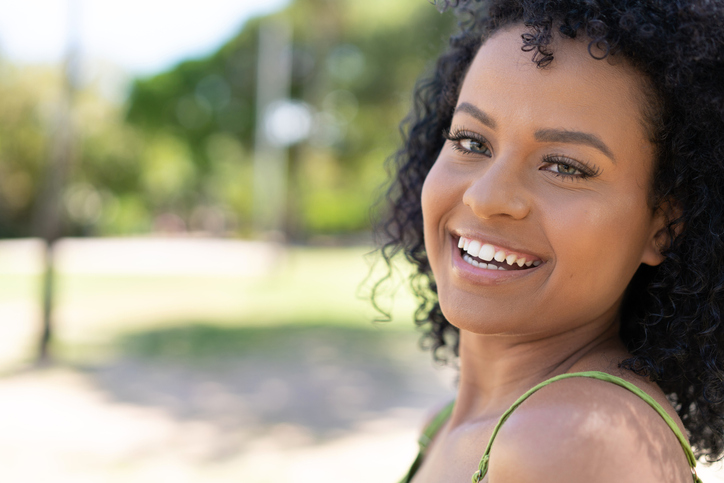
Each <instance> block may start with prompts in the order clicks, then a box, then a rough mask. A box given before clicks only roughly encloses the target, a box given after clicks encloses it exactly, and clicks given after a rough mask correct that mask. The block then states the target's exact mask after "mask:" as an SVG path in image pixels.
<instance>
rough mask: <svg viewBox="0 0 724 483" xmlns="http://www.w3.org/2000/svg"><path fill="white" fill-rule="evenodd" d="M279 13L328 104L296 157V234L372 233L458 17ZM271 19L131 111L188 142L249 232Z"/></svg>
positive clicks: (304, 91) (219, 197)
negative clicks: (402, 131)
mask: <svg viewBox="0 0 724 483" xmlns="http://www.w3.org/2000/svg"><path fill="white" fill-rule="evenodd" d="M276 15H277V16H279V17H282V18H286V19H288V20H289V21H290V22H291V24H292V25H293V30H294V46H293V52H292V55H293V61H292V64H293V77H292V86H291V89H292V95H293V97H296V98H297V99H300V100H302V101H304V102H306V103H307V104H309V105H311V106H312V107H313V109H314V111H315V112H316V116H315V120H316V126H315V130H314V132H313V134H312V137H311V139H309V141H308V142H307V143H305V145H304V146H301V148H300V149H298V150H295V155H294V156H292V159H291V162H292V163H293V166H292V168H291V175H290V176H291V178H290V183H291V184H292V188H293V189H292V191H291V193H292V196H293V197H292V200H291V203H292V205H293V206H294V207H295V208H293V210H292V215H291V216H295V217H296V214H297V213H298V214H299V215H300V216H298V217H297V220H295V221H296V222H297V225H299V221H300V220H301V233H296V236H298V237H302V238H303V237H305V236H307V235H312V234H319V233H344V232H354V231H360V230H365V229H368V228H369V208H370V205H371V204H372V202H373V201H374V194H375V190H376V188H377V187H378V185H379V184H380V182H381V181H382V180H383V179H384V172H383V163H384V161H385V159H386V158H387V157H388V156H389V155H391V154H392V152H393V151H394V149H395V146H396V144H397V143H398V140H399V139H398V134H397V125H398V124H399V122H400V120H401V119H402V117H403V116H404V114H405V113H406V112H407V109H408V107H409V103H408V98H409V92H410V90H411V87H412V85H413V82H414V80H415V78H416V77H417V76H418V74H419V73H420V72H421V71H422V70H424V68H425V66H426V64H427V62H428V61H429V59H431V58H434V57H435V55H436V54H437V53H438V52H439V51H440V50H441V49H442V48H444V46H445V44H444V40H443V39H444V38H445V37H446V34H447V33H448V32H449V31H450V30H451V28H452V19H451V18H450V17H449V16H441V15H440V14H439V13H438V12H437V10H436V9H435V8H434V7H433V6H432V5H430V4H428V3H427V2H424V1H422V2H421V1H418V0H400V1H396V2H387V1H382V0H377V1H373V2H369V1H368V2H359V1H356V0H345V1H339V0H337V1H330V0H298V1H296V2H294V3H293V4H292V5H290V6H289V7H288V8H287V9H286V10H284V11H282V12H280V13H278V14H276ZM262 21H263V19H262V20H255V21H252V22H249V23H248V24H247V25H246V26H245V28H244V29H243V30H242V32H241V33H240V34H239V35H238V36H237V37H236V38H234V39H232V40H231V41H230V42H228V43H227V44H226V45H225V46H224V47H222V48H221V49H220V50H219V51H218V52H216V53H214V54H212V55H210V56H209V57H207V58H205V59H198V60H194V61H188V62H184V63H182V64H180V65H178V66H177V67H175V68H174V69H172V70H170V71H168V72H164V73H162V74H159V75H157V76H154V77H151V78H148V79H140V80H138V81H136V82H135V83H134V86H133V89H132V91H131V95H130V98H129V107H128V114H127V119H128V121H129V122H131V123H132V124H133V125H137V126H139V127H141V128H142V129H143V131H144V132H146V133H149V134H148V136H156V135H158V134H157V133H159V132H163V133H164V135H166V136H176V137H177V138H178V139H179V140H181V142H184V143H187V145H188V147H189V152H190V153H191V158H190V159H191V161H192V162H193V164H194V166H195V168H196V176H197V179H198V180H199V182H198V184H197V185H196V187H195V193H194V194H195V196H196V202H197V203H200V202H206V203H212V204H216V205H220V206H223V207H224V208H225V209H228V210H230V211H231V212H233V213H234V215H235V217H236V219H237V220H238V224H239V226H240V227H241V229H242V230H243V229H244V228H245V227H246V228H247V229H248V227H249V222H250V215H251V209H252V192H253V186H252V182H251V176H252V170H251V165H252V161H251V160H252V156H253V152H252V150H251V147H252V146H253V138H254V132H253V129H254V126H255V121H256V119H255V111H254V109H255V102H256V100H255V91H256V85H255V81H256V65H257V61H258V59H257V58H256V57H257V47H258V46H257V38H258V30H259V26H260V23H261V22H262ZM219 139H225V141H224V142H225V143H227V145H232V144H234V142H235V143H236V147H235V148H233V151H234V153H235V154H234V155H232V156H230V155H228V153H229V152H230V151H228V150H224V149H215V148H213V147H212V146H216V145H217V144H218V143H219ZM232 140H233V141H232ZM370 153H374V156H370ZM179 166H180V165H179ZM184 166H185V165H184ZM184 169H186V168H184ZM187 189H188V187H187ZM188 202H189V203H191V204H193V200H188Z"/></svg>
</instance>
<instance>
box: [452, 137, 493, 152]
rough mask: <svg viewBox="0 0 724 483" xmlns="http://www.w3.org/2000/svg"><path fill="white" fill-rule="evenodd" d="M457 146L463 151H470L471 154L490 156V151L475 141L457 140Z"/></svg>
mask: <svg viewBox="0 0 724 483" xmlns="http://www.w3.org/2000/svg"><path fill="white" fill-rule="evenodd" d="M457 143H458V145H459V146H460V148H462V149H464V150H465V151H470V152H471V153H477V154H483V155H485V156H490V155H491V153H490V149H488V147H487V146H486V145H485V144H484V143H481V142H480V141H476V140H475V139H468V138H464V139H461V140H459V141H458V142H457Z"/></svg>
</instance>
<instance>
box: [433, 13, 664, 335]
mask: <svg viewBox="0 0 724 483" xmlns="http://www.w3.org/2000/svg"><path fill="white" fill-rule="evenodd" d="M523 32H524V30H523V28H522V27H519V26H515V27H511V28H509V29H506V30H502V31H499V32H497V33H496V34H495V35H493V36H492V37H491V38H490V39H489V40H487V41H486V43H485V44H484V45H483V46H482V47H481V48H480V51H479V52H478V53H477V55H476V57H475V59H474V61H473V63H472V65H471V67H470V69H469V71H468V73H467V75H466V77H465V80H464V82H463V85H462V89H461V92H460V97H459V99H458V104H457V108H456V111H455V114H454V116H453V121H452V125H451V127H450V135H449V138H450V140H448V141H447V142H446V143H445V145H444V147H443V149H442V151H441V152H440V155H439V157H438V158H437V160H436V162H435V164H434V166H433V167H432V169H431V171H430V173H429V175H428V176H427V179H426V180H425V184H424V187H423V191H422V209H423V216H424V230H425V247H426V250H427V254H428V257H429V260H430V264H431V266H432V270H433V273H434V276H435V281H436V283H437V287H438V295H439V299H440V304H441V307H442V310H443V313H444V314H445V316H446V317H447V319H448V320H449V321H450V322H451V323H453V324H454V325H456V326H458V327H460V328H461V329H465V330H469V331H472V332H476V333H482V334H509V335H532V334H535V335H541V334H543V335H545V334H550V335H552V334H555V333H559V332H563V331H566V330H571V329H575V328H578V327H582V326H584V325H586V324H591V323H602V324H607V323H610V322H611V321H614V320H615V319H616V317H617V313H618V309H619V306H620V302H621V299H622V295H623V292H624V290H625V288H626V286H627V284H628V283H629V281H630V280H631V278H632V276H633V274H634V272H635V271H636V269H637V268H638V266H639V265H640V264H641V263H647V264H650V265H655V264H657V263H660V261H661V256H660V254H659V252H658V250H657V248H656V240H657V233H658V232H659V230H660V229H661V228H662V226H663V220H662V219H661V217H660V216H659V215H656V216H655V215H654V213H653V212H652V210H651V209H650V207H649V205H648V204H647V198H648V192H649V186H650V184H651V176H652V164H653V163H652V161H653V152H654V150H653V147H652V145H651V143H650V142H649V140H648V137H647V131H646V128H645V125H644V122H643V118H642V110H643V109H642V107H643V102H644V101H643V99H644V96H643V87H642V86H643V82H642V80H641V77H640V75H639V74H638V73H637V72H636V71H634V70H633V69H632V68H630V67H629V66H627V65H626V64H625V63H622V62H618V63H612V62H610V61H609V60H603V61H600V60H595V59H593V58H592V57H591V55H590V54H589V53H588V50H587V46H588V41H587V40H586V41H584V40H570V39H565V40H564V39H558V38H555V39H554V41H553V44H552V49H553V53H554V55H555V59H554V61H553V63H552V64H551V65H550V66H548V67H546V68H543V69H541V68H538V67H537V66H536V64H535V63H533V62H532V61H531V55H532V54H531V53H530V52H527V53H526V52H523V51H521V45H522V44H521V42H522V41H521V33H523ZM461 237H462V241H461ZM461 243H462V244H463V248H459V244H461ZM466 248H467V250H465V249H466ZM523 259H524V260H523ZM499 267H502V268H504V270H501V269H500V268H499Z"/></svg>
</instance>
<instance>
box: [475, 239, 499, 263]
mask: <svg viewBox="0 0 724 483" xmlns="http://www.w3.org/2000/svg"><path fill="white" fill-rule="evenodd" d="M494 256H495V247H494V246H493V245H490V244H488V243H486V244H485V245H483V246H482V247H480V253H479V254H478V257H479V258H482V259H483V260H485V261H486V262H489V261H491V260H492V259H493V257H494Z"/></svg>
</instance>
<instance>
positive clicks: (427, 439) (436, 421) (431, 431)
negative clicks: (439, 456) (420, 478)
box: [400, 400, 455, 483]
mask: <svg viewBox="0 0 724 483" xmlns="http://www.w3.org/2000/svg"><path fill="white" fill-rule="evenodd" d="M454 406H455V400H452V401H450V403H449V404H448V405H447V406H445V407H444V408H442V409H441V410H440V412H438V413H437V414H436V415H435V417H434V418H432V421H430V422H429V423H428V424H427V426H425V429H424V430H423V431H422V434H421V435H420V439H418V440H417V444H418V445H419V446H420V449H419V451H418V452H417V458H415V461H414V462H413V463H412V466H410V470H409V471H408V472H407V474H406V475H405V477H404V478H402V480H401V481H400V483H409V482H410V480H412V477H413V476H414V475H415V473H417V470H418V468H420V465H421V464H422V460H423V458H424V457H425V450H427V447H428V446H429V445H430V443H431V442H432V440H433V438H435V435H436V434H437V433H438V432H439V431H440V429H441V428H442V427H443V426H444V425H445V423H446V422H447V420H448V419H450V414H452V410H453V407H454Z"/></svg>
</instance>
